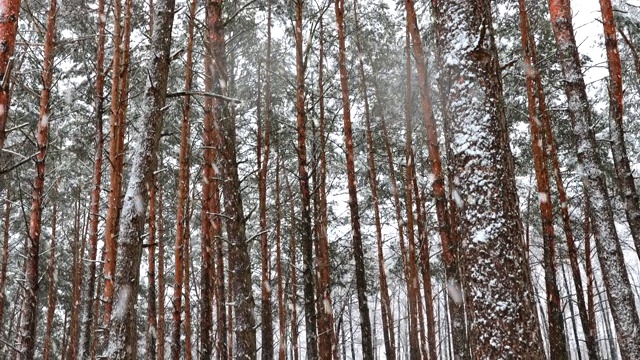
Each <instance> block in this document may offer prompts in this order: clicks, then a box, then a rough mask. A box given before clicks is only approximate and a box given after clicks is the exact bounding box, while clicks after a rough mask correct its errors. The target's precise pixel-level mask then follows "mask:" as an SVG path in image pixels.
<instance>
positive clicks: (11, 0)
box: [0, 0, 20, 150]
mask: <svg viewBox="0 0 640 360" xmlns="http://www.w3.org/2000/svg"><path fill="white" fill-rule="evenodd" d="M19 14H20V0H1V1H0V18H1V19H2V21H0V82H1V84H0V150H2V148H4V142H5V140H6V138H7V134H6V132H5V128H6V126H7V119H8V118H9V101H10V94H11V91H10V90H9V81H8V80H9V78H10V77H11V69H12V67H13V53H14V51H15V47H16V35H17V34H18V16H19Z"/></svg>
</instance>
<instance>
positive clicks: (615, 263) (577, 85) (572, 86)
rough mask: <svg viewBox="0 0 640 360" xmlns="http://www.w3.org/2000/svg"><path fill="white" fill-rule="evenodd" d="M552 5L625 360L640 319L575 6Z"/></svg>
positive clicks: (639, 351)
mask: <svg viewBox="0 0 640 360" xmlns="http://www.w3.org/2000/svg"><path fill="white" fill-rule="evenodd" d="M549 8H550V12H551V25H552V27H553V31H554V35H555V38H556V46H557V51H558V57H559V59H560V64H561V66H562V71H563V74H564V77H565V92H566V95H567V99H568V106H569V118H570V120H571V125H572V127H573V128H574V132H575V135H576V140H577V155H578V164H579V165H580V166H581V168H582V182H583V186H584V188H585V192H586V194H587V197H589V200H590V201H591V207H590V209H591V211H590V220H591V226H592V231H593V235H594V238H595V242H596V249H597V252H598V257H599V258H600V263H601V268H602V275H603V278H604V283H605V287H606V289H607V295H608V298H609V302H610V304H611V312H612V314H613V318H614V322H615V326H616V334H617V336H618V342H619V345H620V353H621V354H622V358H623V359H636V358H640V333H638V332H637V331H635V330H633V329H638V328H640V320H639V319H638V314H637V312H636V305H635V302H634V299H633V293H632V291H631V284H630V282H629V277H628V275H627V269H626V266H625V262H624V258H623V254H622V249H621V246H620V241H619V239H618V234H617V232H616V229H615V223H614V219H613V210H612V207H611V199H610V198H609V194H608V190H607V184H606V179H605V177H604V172H603V171H602V162H601V159H600V157H599V155H598V152H597V144H596V139H595V135H594V133H593V129H592V127H591V125H592V121H591V111H590V109H589V99H588V98H587V92H586V86H585V83H584V78H583V77H582V72H581V64H580V57H579V54H578V48H577V46H576V42H575V37H574V35H573V34H574V33H573V25H572V23H571V21H572V17H571V6H570V4H569V1H568V0H549Z"/></svg>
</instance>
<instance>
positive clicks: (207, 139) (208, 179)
mask: <svg viewBox="0 0 640 360" xmlns="http://www.w3.org/2000/svg"><path fill="white" fill-rule="evenodd" d="M211 31H213V29H212V28H211V27H207V32H211ZM209 38H210V36H207V37H206V38H205V53H204V63H205V69H206V71H205V73H204V88H205V91H207V92H213V74H212V72H211V69H212V49H211V46H212V45H211V43H210V41H209ZM213 112H214V108H213V98H210V97H207V98H205V99H204V122H203V133H202V138H203V150H202V153H203V154H202V155H203V162H202V214H201V219H202V231H201V233H202V234H201V243H202V244H201V246H202V248H201V249H202V250H201V252H202V269H201V271H200V289H201V294H200V334H201V338H202V354H201V359H209V358H211V354H212V352H213V344H212V343H211V340H210V339H211V338H212V336H213V318H212V316H213V315H212V304H211V301H212V298H213V297H214V296H213V295H214V293H215V291H214V290H213V287H214V284H213V283H215V284H216V285H217V284H218V279H215V281H213V283H212V280H213V279H212V277H211V271H213V267H214V261H215V260H214V252H215V250H214V246H215V245H214V243H217V240H216V237H217V236H220V234H221V231H220V230H221V228H220V221H219V219H218V217H217V215H216V214H217V213H220V200H219V189H218V186H217V184H218V180H217V179H218V177H219V176H220V174H219V173H217V172H216V171H215V169H214V167H213V165H214V164H217V157H218V155H217V151H216V149H217V144H218V143H219V140H218V139H216V136H217V135H216V132H215V126H214V118H213ZM216 168H217V167H216ZM187 169H188V167H187ZM216 226H217V227H216ZM222 285H223V286H224V280H223V284H222ZM216 301H217V302H218V303H220V302H222V303H224V293H223V294H222V298H221V299H220V298H218V297H217V295H216ZM221 313H222V316H223V317H225V318H226V316H225V315H226V310H225V309H224V307H223V308H222V312H221ZM218 315H220V313H218ZM226 323H227V321H226V319H225V320H224V321H222V322H218V324H217V326H216V328H217V329H218V348H217V352H218V356H220V355H221V354H224V356H226V354H227V349H226V338H227V335H226V331H224V332H223V333H222V332H221V331H220V330H221V329H224V328H225V327H226ZM223 344H224V350H223V349H222V347H223Z"/></svg>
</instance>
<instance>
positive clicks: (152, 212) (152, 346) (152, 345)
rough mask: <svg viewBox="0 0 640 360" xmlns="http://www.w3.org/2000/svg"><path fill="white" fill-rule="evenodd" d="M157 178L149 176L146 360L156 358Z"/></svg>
mask: <svg viewBox="0 0 640 360" xmlns="http://www.w3.org/2000/svg"><path fill="white" fill-rule="evenodd" d="M157 181H158V180H157V177H156V176H155V174H154V175H152V176H151V186H149V241H148V243H147V244H148V245H149V250H148V251H149V256H148V259H149V262H148V269H147V282H148V283H149V290H148V291H147V329H146V330H147V359H148V360H155V359H156V358H157V353H156V349H157V334H158V331H157V328H158V314H157V313H158V307H157V304H156V299H157V293H156V242H157V241H158V240H157V239H156V190H157V185H156V184H157Z"/></svg>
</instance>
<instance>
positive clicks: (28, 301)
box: [17, 0, 57, 359]
mask: <svg viewBox="0 0 640 360" xmlns="http://www.w3.org/2000/svg"><path fill="white" fill-rule="evenodd" d="M56 8H57V1H56V0H51V2H50V5H49V11H48V13H47V32H46V35H45V41H44V45H45V46H44V64H43V70H42V93H41V95H40V117H39V120H38V128H37V132H36V145H37V148H38V152H37V154H36V157H35V163H36V175H35V178H34V180H33V190H32V193H31V212H30V216H29V234H28V238H27V240H26V243H27V247H26V259H25V274H24V275H25V281H24V296H23V300H22V311H21V319H20V331H19V333H18V349H19V352H18V354H17V359H33V355H34V351H35V345H36V322H37V321H36V317H37V313H38V310H37V307H38V288H39V284H38V280H39V275H38V258H39V255H40V254H39V252H40V232H41V229H42V206H43V204H42V201H43V197H44V190H45V189H44V182H45V159H46V155H47V150H48V147H49V120H50V117H51V109H50V105H49V99H50V94H51V86H52V83H53V60H54V44H55V35H56V34H55V28H56Z"/></svg>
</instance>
